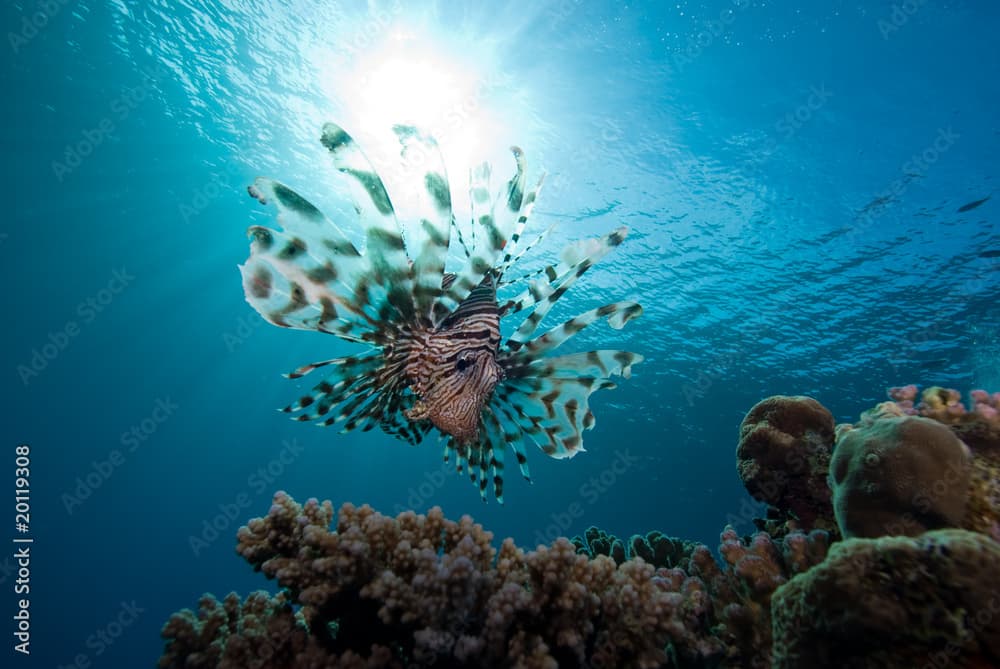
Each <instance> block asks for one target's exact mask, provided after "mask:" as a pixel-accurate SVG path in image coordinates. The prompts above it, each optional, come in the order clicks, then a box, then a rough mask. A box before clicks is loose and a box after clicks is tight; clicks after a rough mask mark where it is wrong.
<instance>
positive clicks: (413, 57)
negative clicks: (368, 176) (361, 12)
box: [325, 26, 506, 187]
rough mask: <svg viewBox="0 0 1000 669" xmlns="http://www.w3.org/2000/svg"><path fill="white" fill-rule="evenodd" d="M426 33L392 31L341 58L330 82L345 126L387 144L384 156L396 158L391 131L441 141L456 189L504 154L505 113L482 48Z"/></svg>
mask: <svg viewBox="0 0 1000 669" xmlns="http://www.w3.org/2000/svg"><path fill="white" fill-rule="evenodd" d="M425 32H426V33H427V34H422V33H421V32H420V31H418V30H417V29H415V28H413V27H407V28H406V29H405V30H403V29H402V28H400V27H397V26H390V27H388V28H386V29H385V30H383V31H381V35H382V39H381V40H374V41H372V43H371V44H370V45H368V46H367V48H365V49H356V50H353V51H352V53H351V55H350V58H349V59H346V60H344V59H341V60H340V63H339V67H337V68H336V70H335V71H331V72H330V74H329V78H328V81H327V82H325V83H326V85H327V86H328V88H329V94H330V96H331V97H332V98H333V100H334V101H335V102H336V106H338V107H340V109H341V113H342V114H343V117H342V118H341V122H342V124H343V125H345V127H347V128H348V130H349V131H350V132H352V133H354V134H357V135H358V136H359V140H360V139H362V138H363V139H364V143H365V146H368V147H376V146H378V145H379V144H381V145H382V146H381V149H380V150H379V152H380V153H381V155H383V156H390V155H392V153H395V154H396V155H398V144H396V145H395V148H393V146H392V144H393V143H394V141H395V140H394V138H393V136H392V135H391V133H390V130H391V128H392V126H393V125H395V124H400V123H403V124H412V125H415V126H417V127H419V128H420V129H421V130H423V131H424V132H427V133H429V134H431V135H433V136H434V137H435V138H436V139H437V141H438V144H439V145H440V146H441V150H442V152H443V153H444V155H445V159H446V161H447V164H448V169H449V176H450V177H451V178H452V180H453V185H455V186H459V187H461V186H462V185H464V184H462V183H461V181H462V180H464V179H467V176H465V175H467V174H468V170H469V169H470V168H471V167H472V166H473V165H475V164H478V163H479V162H481V161H483V160H495V159H496V156H498V155H499V156H501V159H502V154H503V152H504V151H505V150H506V146H505V145H503V144H502V143H503V142H504V141H505V136H506V133H505V132H503V124H502V123H501V122H500V119H501V118H502V112H497V111H496V110H495V109H493V107H494V106H495V101H496V98H498V97H500V96H498V95H496V92H497V89H498V86H497V81H498V79H497V77H496V73H495V71H492V70H491V67H492V65H491V64H490V62H489V61H490V60H491V59H490V58H489V56H488V54H483V53H482V52H481V51H482V50H480V52H479V53H475V51H476V49H475V48H474V46H473V45H471V44H464V43H462V44H459V43H457V42H456V39H457V38H453V39H451V40H450V41H449V38H442V37H440V36H439V37H434V36H433V35H431V34H429V32H428V31H425ZM494 144H497V146H494ZM372 158H373V159H374V158H376V156H372Z"/></svg>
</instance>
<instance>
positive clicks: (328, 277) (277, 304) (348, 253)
mask: <svg viewBox="0 0 1000 669" xmlns="http://www.w3.org/2000/svg"><path fill="white" fill-rule="evenodd" d="M250 194H251V195H253V197H255V198H256V199H258V200H259V201H261V202H263V203H268V202H270V203H273V204H274V205H275V206H276V207H277V209H278V222H279V224H280V225H281V227H282V228H283V231H278V230H272V229H270V228H266V227H263V226H257V225H255V226H251V227H250V229H249V230H248V236H249V237H250V238H251V240H252V242H251V245H250V257H249V259H248V260H247V262H246V264H245V265H243V266H241V267H240V271H241V273H242V275H243V288H244V293H245V295H246V298H247V301H248V302H249V303H250V305H251V306H253V307H254V309H256V310H257V312H258V313H260V314H261V315H262V316H263V317H264V318H265V319H267V320H268V321H269V322H271V323H274V324H275V325H280V326H282V327H292V328H299V329H308V330H321V331H326V332H332V333H335V334H338V335H339V336H342V337H344V338H346V339H352V340H359V339H361V338H362V336H363V335H364V333H366V332H372V331H374V330H377V329H378V327H379V326H378V325H377V323H376V319H377V314H376V313H374V311H373V310H366V309H365V305H368V304H369V302H370V297H371V296H370V295H368V294H359V293H358V291H357V285H358V277H359V276H362V275H363V274H365V272H366V271H367V263H366V262H365V260H364V258H363V257H362V256H361V255H360V254H359V253H358V251H357V249H356V248H355V247H354V245H353V244H351V242H350V241H349V240H348V239H347V238H346V237H345V236H344V234H343V231H341V230H340V229H339V228H337V226H336V225H334V224H333V223H332V222H331V221H329V220H328V219H326V217H324V216H323V215H322V214H321V213H319V211H318V210H317V209H316V208H315V207H314V206H313V205H312V204H310V203H309V201H308V200H306V199H305V198H304V197H302V196H301V195H299V194H298V193H296V192H295V191H293V190H292V189H290V188H288V187H287V186H284V185H283V184H280V183H278V182H277V181H273V180H271V179H267V178H263V177H261V178H259V179H257V180H256V182H255V183H254V185H253V186H252V187H251V188H250Z"/></svg>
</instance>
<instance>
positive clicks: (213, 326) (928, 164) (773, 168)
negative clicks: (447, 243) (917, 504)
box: [0, 0, 1000, 667]
mask: <svg viewBox="0 0 1000 669" xmlns="http://www.w3.org/2000/svg"><path fill="white" fill-rule="evenodd" d="M0 11H2V12H3V17H4V22H3V25H4V26H5V27H6V30H5V31H4V32H5V37H4V43H3V45H2V46H0V49H3V51H4V55H3V65H2V70H0V72H2V77H3V79H2V83H3V90H4V91H5V92H6V96H5V99H6V100H7V102H6V104H4V106H3V116H4V123H3V126H2V130H0V133H2V141H3V147H4V156H5V178H4V180H3V186H2V188H3V193H4V196H5V200H6V201H7V202H8V207H9V211H12V212H13V213H12V215H11V214H8V215H7V216H5V217H4V219H3V222H2V223H0V267H2V272H3V277H4V286H5V290H4V291H3V304H4V312H5V314H6V317H5V323H6V326H5V327H4V328H3V333H2V337H3V346H2V355H3V369H4V370H5V379H6V380H5V382H4V383H5V385H4V387H5V392H4V400H5V408H4V410H3V415H4V420H3V437H4V444H3V453H4V455H3V458H2V461H3V462H4V463H5V464H4V467H7V468H8V469H7V472H8V473H4V474H3V477H4V479H3V480H5V481H7V482H8V485H10V484H11V482H12V481H13V479H14V467H15V457H16V451H15V448H16V447H17V446H18V445H19V444H27V445H29V446H30V505H31V511H30V529H29V531H28V532H25V533H23V534H22V533H18V531H17V530H16V528H15V527H14V519H13V518H14V514H15V509H14V504H15V502H14V499H13V495H12V494H11V493H12V490H13V489H12V488H10V487H8V488H6V489H7V491H8V492H7V494H6V496H5V499H6V502H5V503H6V504H7V505H8V506H7V507H6V508H7V510H6V511H5V513H6V514H7V515H6V516H5V517H6V518H7V523H6V524H5V525H4V530H3V541H4V544H5V547H4V548H3V552H2V554H0V587H2V589H0V592H2V593H3V594H2V596H0V602H2V607H3V608H2V610H3V612H4V614H3V616H2V618H3V619H4V621H5V622H4V629H3V635H2V638H3V639H4V640H5V641H4V645H5V648H4V652H5V653H7V654H8V655H9V656H11V657H12V658H13V660H12V664H10V666H48V667H53V666H60V667H64V666H77V667H90V666H93V667H133V666H149V665H150V664H152V663H153V662H155V660H156V658H157V657H158V656H159V654H160V651H161V641H160V639H159V629H160V627H161V625H162V624H163V622H164V621H165V620H166V619H167V618H168V616H169V614H170V613H171V612H173V611H175V610H178V609H180V608H183V607H194V606H196V604H197V600H198V597H199V596H200V595H201V593H202V592H205V591H212V592H214V593H216V594H217V595H220V596H221V595H223V594H225V593H227V592H229V591H230V590H237V591H239V592H240V593H241V594H246V593H248V592H250V591H251V590H254V589H257V588H269V589H272V590H273V584H271V583H268V582H267V581H266V580H264V579H263V577H261V576H260V575H259V574H254V573H252V571H251V570H250V569H249V568H248V567H247V566H246V564H245V563H244V562H243V561H242V559H241V558H239V557H238V556H237V555H236V554H235V552H234V550H233V546H234V544H235V532H236V529H237V527H238V526H239V525H240V524H242V523H244V522H246V520H247V519H249V518H250V517H252V516H257V515H263V514H265V513H266V512H267V509H268V507H269V505H270V497H271V495H272V494H273V492H274V491H276V490H279V489H283V490H286V491H288V492H289V493H290V494H292V495H293V496H294V497H295V498H297V499H298V500H300V501H304V500H305V499H307V498H309V497H313V496H315V497H319V498H320V499H330V500H332V501H333V503H334V505H335V506H336V505H339V504H341V503H343V502H346V501H350V502H353V503H356V504H361V503H370V504H372V505H373V506H374V507H375V508H377V509H379V510H381V511H383V512H387V513H392V512H396V511H399V510H402V509H404V508H415V509H416V510H418V511H423V510H426V509H427V508H429V507H430V506H432V505H440V506H442V507H443V509H444V511H445V514H446V515H448V516H449V517H453V518H457V517H458V516H460V515H462V514H465V513H468V514H472V515H473V516H474V517H475V519H476V520H477V521H479V522H481V523H482V524H484V525H485V526H486V527H487V528H489V529H491V530H493V531H494V533H495V535H496V537H497V543H499V540H500V539H502V538H503V537H506V536H512V537H514V538H515V539H516V540H517V542H518V543H520V544H523V545H529V546H534V545H535V544H536V543H538V542H542V541H549V540H551V539H552V538H554V537H555V536H557V535H558V534H566V535H573V534H576V533H580V532H582V531H583V530H584V529H585V528H586V527H587V526H588V525H592V524H596V525H598V526H600V527H602V528H604V529H606V530H608V531H611V532H614V533H615V534H617V535H619V536H627V535H630V534H632V533H635V532H645V531H647V530H650V529H660V530H662V531H664V532H666V533H668V534H671V535H675V536H681V537H685V538H690V539H697V540H700V541H703V542H706V543H708V544H709V545H710V546H714V545H715V544H716V543H717V538H718V532H719V531H720V530H721V528H722V527H723V525H724V524H725V523H726V522H733V523H735V524H736V525H737V528H738V529H740V530H742V531H747V530H749V529H750V528H751V525H750V523H749V519H750V517H751V516H752V515H753V512H754V511H755V510H756V511H759V508H758V507H757V505H756V504H753V503H752V500H751V499H750V498H749V497H748V496H747V495H746V493H745V492H744V491H743V489H742V486H741V485H740V482H739V479H738V478H737V475H736V469H735V462H734V450H735V446H736V437H737V428H738V426H739V423H740V421H741V419H742V417H743V415H744V414H745V413H746V411H747V410H748V409H749V408H750V407H751V406H752V405H753V404H754V403H755V402H757V401H758V400H760V399H762V398H764V397H766V396H768V395H772V394H807V395H811V396H813V397H815V398H816V399H818V400H819V401H820V402H822V403H823V404H824V405H826V406H827V407H829V408H830V409H831V411H832V412H833V413H834V415H835V417H836V418H837V419H838V421H850V420H852V419H854V418H856V416H857V414H858V413H859V412H860V411H862V410H864V409H866V408H868V407H870V406H871V405H872V404H874V403H875V402H877V401H880V400H881V399H883V397H884V392H885V389H886V387H888V386H891V385H899V384H903V383H910V382H915V383H921V384H925V385H932V384H938V385H944V386H950V387H955V388H958V389H960V390H962V391H963V392H965V391H968V390H969V389H971V388H974V387H984V388H987V389H988V390H992V391H996V390H1000V303H998V297H1000V228H998V223H997V220H998V218H997V217H998V213H997V212H998V211H1000V210H998V205H1000V199H998V198H997V197H996V190H997V184H996V179H995V177H996V174H995V173H996V169H997V155H998V149H1000V128H998V114H997V112H998V102H1000V95H998V87H997V82H998V81H1000V52H998V51H997V49H996V45H995V35H994V33H995V30H996V26H997V25H1000V8H998V6H997V5H996V4H995V3H988V2H975V1H972V0H968V1H964V2H963V1H960V0H959V1H954V2H923V1H920V0H907V1H905V2H888V1H886V2H876V1H870V2H857V1H855V2H830V3H817V5H816V6H801V7H797V8H792V7H791V4H790V3H780V2H765V1H763V0H710V1H705V2H684V1H681V2H670V3H629V4H619V3H584V2H574V1H573V0H562V1H559V2H548V3H544V2H543V3H509V4H507V5H502V6H497V5H495V4H493V3H485V2H484V3H474V2H468V3H438V4H431V3H402V4H401V3H393V2H382V3H380V2H375V1H374V0H373V1H372V2H371V3H364V2H319V1H316V0H314V1H305V0H303V1H289V2H263V1H256V2H255V1H250V0H243V1H239V0H227V1H225V2H216V3H207V2H194V1H191V2H162V1H160V2H143V3H139V2H125V1H124V0H114V1H110V0H109V1H105V2H100V1H98V0H47V1H43V2H34V1H28V2H14V3H8V4H6V5H5V6H4V8H3V9H2V10H0ZM411 118H413V119H416V120H418V121H420V122H422V123H425V124H426V125H428V126H429V127H431V129H432V130H434V131H435V132H436V133H437V134H438V136H439V139H440V140H441V144H442V148H443V151H444V153H445V156H446V158H447V159H449V161H451V164H453V165H455V169H453V170H452V171H451V177H452V182H453V187H454V188H455V189H456V191H455V192H457V193H461V192H463V191H462V188H464V182H465V179H464V174H465V173H466V172H465V171H464V170H465V169H467V166H468V164H471V162H472V161H475V160H478V159H481V158H489V159H490V160H491V161H493V162H494V164H495V173H496V174H498V175H504V176H506V175H507V174H508V171H509V170H512V169H513V162H512V160H511V158H510V156H509V154H507V153H506V152H507V147H509V146H510V145H511V144H514V143H516V144H518V145H519V146H521V147H522V148H523V149H524V151H525V153H526V155H527V157H528V160H529V164H530V170H531V178H532V179H533V178H535V177H537V175H539V174H540V173H541V172H542V171H545V172H546V173H547V175H548V176H547V182H546V187H545V189H544V190H543V193H542V196H541V199H540V201H539V204H538V206H537V208H536V210H535V214H536V215H535V217H534V221H533V223H532V226H533V227H532V229H534V230H541V229H542V228H544V227H545V226H547V225H549V224H552V223H558V224H559V227H558V228H556V230H555V231H554V232H553V233H552V234H551V235H550V237H549V238H548V240H547V242H546V244H545V248H544V249H542V254H541V255H542V257H547V258H550V259H551V258H553V257H555V254H556V253H557V252H558V250H559V249H560V248H561V247H562V246H563V245H565V244H566V243H568V242H569V241H571V240H576V239H581V238H584V237H593V236H598V235H600V234H604V233H606V232H608V231H610V230H611V229H613V228H614V227H616V226H618V225H620V224H625V225H628V226H629V228H630V231H631V232H630V237H629V239H628V241H627V242H626V243H625V244H623V245H622V246H621V247H619V248H618V249H617V250H616V251H615V252H614V253H613V254H611V255H610V256H609V257H608V258H606V259H605V260H604V261H603V262H602V263H601V264H600V265H599V266H598V267H596V268H595V269H593V270H592V271H591V272H590V273H588V274H587V275H586V277H585V278H584V280H582V281H581V282H580V283H579V284H578V285H577V286H576V287H574V289H573V291H572V292H571V293H570V294H569V295H568V296H567V298H565V300H564V302H562V303H560V307H561V309H562V311H559V312H558V313H557V314H556V316H566V315H570V313H571V312H572V313H576V312H579V311H583V310H584V309H588V308H591V307H593V306H595V305H597V304H600V303H601V302H602V301H608V300H609V299H614V300H617V299H635V300H638V301H640V302H641V303H642V304H643V306H644V308H645V314H644V315H643V316H642V318H640V319H638V320H637V321H634V322H632V323H630V324H629V325H628V326H627V327H626V328H625V329H623V330H620V331H616V330H611V329H610V328H608V327H606V326H601V327H594V328H591V329H588V330H587V331H586V332H584V333H582V334H581V335H580V336H579V337H578V338H577V339H574V340H573V341H572V342H571V343H570V344H569V345H568V347H571V348H570V350H587V349H588V348H599V347H610V348H615V347H620V348H626V349H629V350H634V351H638V352H640V353H642V354H643V355H645V356H646V361H645V362H643V363H642V364H641V365H638V366H636V368H635V370H634V374H633V376H632V378H631V379H628V380H624V381H622V383H621V384H620V387H619V388H618V389H617V390H614V391H605V392H601V393H599V394H597V395H595V396H594V398H593V400H592V404H593V407H594V410H595V413H596V415H597V425H596V428H595V429H594V430H593V431H592V432H589V433H587V434H586V442H585V444H586V449H587V452H586V453H583V454H581V455H579V456H578V457H575V458H573V459H572V460H570V461H555V460H551V459H548V458H546V457H545V456H544V455H543V454H542V453H540V452H534V453H529V461H530V465H531V468H532V475H533V479H534V483H533V484H532V485H527V484H526V483H525V482H524V481H522V480H521V479H520V477H519V476H517V475H516V474H515V473H514V472H513V471H511V470H510V469H509V470H508V471H509V474H508V481H507V486H506V490H505V492H506V503H505V504H504V505H503V506H500V505H498V504H496V503H495V502H490V503H488V504H483V503H482V502H481V501H480V499H479V495H478V493H477V491H476V490H475V489H474V488H473V487H472V486H470V485H469V483H468V482H467V481H466V480H465V477H464V476H456V475H455V474H454V472H452V471H451V470H450V469H443V468H442V466H441V460H440V449H439V446H438V445H436V444H435V443H434V442H433V441H430V442H428V443H425V444H423V445H421V446H419V447H410V446H408V445H405V444H404V443H402V442H400V441H396V440H393V439H391V438H390V437H388V436H386V435H384V434H379V433H374V432H373V433H365V434H350V435H340V434H337V433H336V432H334V431H332V430H322V429H318V428H314V427H312V426H310V425H300V424H296V423H292V422H289V421H287V420H285V418H284V417H283V416H282V415H280V414H278V413H276V412H275V411H274V409H275V408H276V407H279V406H283V405H284V404H286V403H287V402H288V401H290V400H291V399H294V398H295V397H297V396H298V395H300V394H301V391H302V389H304V388H308V387H311V384H310V383H305V382H293V381H289V380H285V379H283V378H281V376H280V374H281V373H283V372H287V371H290V370H291V369H293V368H295V367H296V366H298V365H300V364H303V363H306V362H310V361H314V360H322V359H326V358H330V357H334V356H336V355H348V354H350V353H352V352H354V351H356V350H357V349H356V348H354V347H352V346H351V345H350V344H347V343H345V342H342V341H339V340H334V339H333V338H332V337H328V336H325V335H321V334H318V333H306V332H299V331H289V330H282V329H279V328H275V327H272V326H270V325H267V324H265V323H264V322H263V321H262V320H261V319H260V318H259V317H258V316H257V315H256V314H255V313H254V312H253V311H252V310H251V308H250V307H249V306H248V305H247V304H246V302H245V301H244V298H243V293H242V288H241V283H240V276H239V272H238V271H237V265H238V264H239V263H241V262H243V261H244V260H245V258H246V256H247V240H246V237H245V229H246V227H247V226H248V225H249V224H251V223H258V224H273V213H272V212H271V211H270V210H266V209H264V208H262V207H260V206H259V205H258V204H257V203H256V202H254V201H253V200H252V199H251V198H249V197H247V195H246V193H245V189H246V186H247V185H248V184H250V183H251V182H252V180H253V178H254V177H255V176H256V175H258V174H266V175H268V176H272V177H274V178H277V179H280V180H282V181H283V182H285V183H287V184H290V185H291V186H293V187H294V188H296V189H298V190H299V191H300V192H301V193H303V194H304V195H306V196H307V197H309V198H310V199H311V200H313V201H314V202H315V203H316V204H318V205H320V207H321V208H322V209H323V210H324V211H327V212H328V213H330V214H331V215H335V214H337V213H338V212H341V213H342V212H345V211H347V210H346V208H345V201H344V199H343V196H342V195H343V194H342V192H340V191H338V186H337V185H336V178H335V171H334V170H333V169H332V167H331V166H330V164H329V163H328V161H327V159H326V156H325V155H324V150H323V149H322V147H321V146H320V145H319V142H318V138H319V129H320V127H321V125H322V123H323V122H324V121H327V120H333V121H337V122H338V123H340V124H341V125H344V126H345V127H347V128H348V129H350V130H351V131H352V132H355V133H357V134H358V135H359V136H363V137H369V138H370V141H371V142H372V145H376V146H377V143H378V141H379V131H380V129H381V131H383V132H387V131H388V124H390V123H392V122H394V121H407V120H410V119H411ZM980 200H985V202H981V203H979V204H976V203H977V202H979V201H980ZM558 321H559V319H558V318H553V319H552V321H551V322H552V323H556V322H558ZM306 381H308V379H306ZM15 536H30V537H31V538H33V539H34V543H32V544H31V545H30V555H31V559H30V583H29V584H28V585H30V593H28V594H26V595H19V594H15V591H14V588H15V587H16V581H17V579H18V576H17V573H16V571H15V570H14V569H12V566H13V557H12V556H13V554H14V551H15V550H17V549H18V547H19V546H23V544H21V545H15V544H14V543H12V542H11V539H13V538H14V537H15ZM22 596H24V597H28V598H29V599H30V609H29V610H30V615H31V618H30V625H31V627H30V632H31V645H30V651H31V655H30V656H29V657H25V656H23V655H21V654H18V653H15V652H14V651H13V646H14V643H15V642H16V639H15V638H14V636H13V632H14V630H15V626H14V623H13V622H12V621H11V616H12V615H13V613H14V611H15V610H16V606H17V605H16V603H15V602H16V600H17V599H18V598H20V597H22ZM5 666H7V665H6V664H5Z"/></svg>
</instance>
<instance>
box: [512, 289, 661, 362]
mask: <svg viewBox="0 0 1000 669" xmlns="http://www.w3.org/2000/svg"><path fill="white" fill-rule="evenodd" d="M641 315H642V307H641V306H640V305H639V304H638V303H637V302H631V301H623V302H612V303H611V304H605V305H604V306H603V307H597V308H596V309H591V310H590V311H586V312H584V313H582V314H580V315H579V316H576V317H574V318H571V319H569V320H568V321H566V322H565V323H563V324H562V325H559V326H556V327H554V328H552V329H551V330H549V331H548V332H546V333H545V334H543V335H539V336H538V337H535V338H534V339H532V340H530V341H529V342H527V343H526V344H524V345H523V347H521V346H518V347H517V348H516V349H515V350H516V351H517V353H516V354H514V355H513V356H510V357H511V358H512V361H526V362H527V361H532V360H536V359H537V358H539V357H540V356H542V355H544V354H546V353H548V352H549V351H551V350H553V349H555V348H556V347H558V346H560V345H562V344H563V343H564V342H566V341H567V340H568V339H571V338H572V337H573V336H575V335H576V334H577V333H579V332H580V331H582V330H583V329H584V328H586V327H587V326H588V325H591V324H593V323H596V322H597V321H599V320H600V319H602V318H605V317H606V318H607V319H608V324H609V325H610V326H611V327H612V328H614V329H615V330H620V329H622V328H623V327H625V324H626V323H628V322H629V321H630V320H632V319H633V318H638V317H639V316H641Z"/></svg>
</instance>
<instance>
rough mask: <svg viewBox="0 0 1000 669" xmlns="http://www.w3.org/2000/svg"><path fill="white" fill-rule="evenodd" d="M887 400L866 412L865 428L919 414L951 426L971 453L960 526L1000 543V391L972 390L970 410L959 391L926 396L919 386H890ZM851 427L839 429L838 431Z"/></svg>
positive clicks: (936, 389) (927, 391)
mask: <svg viewBox="0 0 1000 669" xmlns="http://www.w3.org/2000/svg"><path fill="white" fill-rule="evenodd" d="M918 395H919V396H920V400H919V402H917V401H916V400H917V397H918ZM889 397H890V398H892V400H893V401H891V402H883V403H881V404H879V405H878V406H876V407H875V408H873V409H871V410H869V411H866V412H864V413H863V414H862V416H861V424H866V423H870V422H871V421H874V420H878V419H880V418H885V417H892V416H897V417H898V416H921V417H924V418H928V419H930V420H934V421H936V422H938V423H941V424H942V425H946V426H948V428H949V429H950V430H951V431H952V432H954V433H955V435H956V436H957V437H958V438H959V439H961V440H962V442H963V443H965V444H966V445H967V446H968V447H969V448H970V450H971V452H972V462H971V476H970V479H969V491H968V502H967V504H966V507H965V516H964V517H963V518H962V520H961V522H960V523H959V526H960V527H962V528H964V529H967V530H973V531H976V532H982V533H984V534H988V535H990V536H992V537H993V538H994V539H996V540H997V541H1000V393H993V394H990V393H988V392H986V391H984V390H973V391H972V392H971V393H970V399H971V403H970V407H969V408H966V407H965V406H964V405H963V404H962V402H961V394H960V393H959V392H958V391H957V390H954V389H950V388H940V387H938V386H932V387H930V388H927V389H925V390H924V391H923V392H922V393H921V392H919V390H918V388H917V386H915V385H909V386H903V387H900V388H890V389H889ZM853 427H854V426H849V425H848V426H844V425H840V426H838V427H837V429H838V433H840V432H844V431H846V430H850V429H852V428H853Z"/></svg>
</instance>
